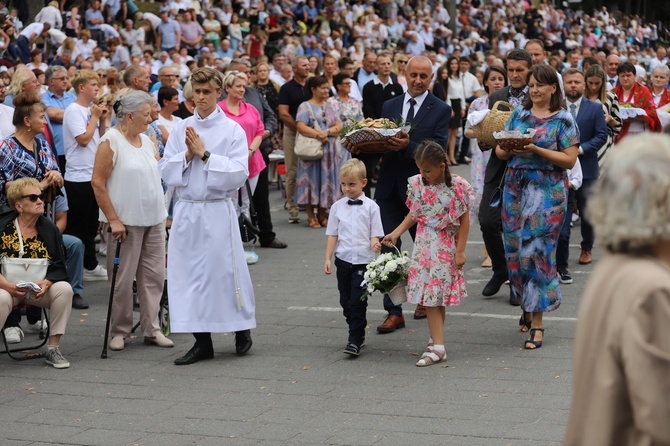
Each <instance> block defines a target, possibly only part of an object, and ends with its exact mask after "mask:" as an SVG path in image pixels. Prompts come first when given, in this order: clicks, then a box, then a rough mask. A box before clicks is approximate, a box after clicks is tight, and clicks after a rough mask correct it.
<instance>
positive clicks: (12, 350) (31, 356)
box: [0, 304, 51, 361]
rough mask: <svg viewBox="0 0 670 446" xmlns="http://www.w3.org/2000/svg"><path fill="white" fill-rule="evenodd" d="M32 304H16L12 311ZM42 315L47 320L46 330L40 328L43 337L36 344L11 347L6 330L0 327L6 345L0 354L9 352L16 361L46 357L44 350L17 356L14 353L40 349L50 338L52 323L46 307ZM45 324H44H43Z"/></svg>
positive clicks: (0, 334)
mask: <svg viewBox="0 0 670 446" xmlns="http://www.w3.org/2000/svg"><path fill="white" fill-rule="evenodd" d="M29 306H30V305H26V304H23V305H16V306H14V307H13V308H12V311H14V310H18V309H21V308H27V307H29ZM42 316H43V318H44V321H45V322H46V326H47V328H46V330H44V329H41V330H40V336H39V338H40V339H41V341H40V343H39V344H36V345H31V346H28V347H26V346H17V347H15V348H9V344H7V338H6V337H5V330H2V329H0V336H2V343H3V344H4V346H5V349H4V350H3V351H0V354H4V353H7V356H9V357H10V358H12V359H13V360H15V361H25V360H26V359H37V358H43V357H44V352H41V353H26V354H24V355H23V356H17V355H14V353H16V352H27V351H30V350H38V349H41V348H42V347H44V346H45V345H46V343H47V341H48V340H49V332H50V330H51V324H50V323H49V314H48V312H47V309H46V308H42ZM42 326H44V324H42Z"/></svg>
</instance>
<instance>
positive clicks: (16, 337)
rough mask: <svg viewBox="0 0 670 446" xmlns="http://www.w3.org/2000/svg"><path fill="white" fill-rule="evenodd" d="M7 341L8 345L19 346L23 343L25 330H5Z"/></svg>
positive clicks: (13, 328) (10, 328) (15, 328)
mask: <svg viewBox="0 0 670 446" xmlns="http://www.w3.org/2000/svg"><path fill="white" fill-rule="evenodd" d="M5 339H7V343H8V344H18V343H19V342H21V341H23V330H21V327H9V328H5Z"/></svg>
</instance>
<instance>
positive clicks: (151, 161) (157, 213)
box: [100, 128, 167, 226]
mask: <svg viewBox="0 0 670 446" xmlns="http://www.w3.org/2000/svg"><path fill="white" fill-rule="evenodd" d="M103 141H108V142H109V147H110V148H111V149H112V152H114V155H113V156H112V166H113V167H112V171H111V172H110V174H109V178H108V179H107V192H108V194H109V199H110V200H111V202H112V206H113V207H114V211H115V212H116V214H117V215H118V217H119V220H121V222H122V223H123V224H124V225H130V226H154V225H157V224H158V223H160V222H162V221H163V220H165V218H166V217H167V210H166V209H165V202H164V198H163V187H162V186H161V176H160V172H159V171H158V161H157V160H156V156H155V154H156V148H155V146H154V144H153V143H152V142H151V140H150V139H149V137H147V136H146V135H142V134H140V141H142V147H139V148H138V147H135V146H133V145H132V144H130V143H129V142H128V140H127V139H126V138H125V136H123V134H122V133H121V132H119V131H118V130H117V129H116V128H112V129H110V130H109V131H108V132H107V133H105V136H103V137H102V138H101V139H100V142H103ZM137 191H142V193H137ZM100 221H104V222H106V221H108V220H107V217H106V216H105V214H104V213H103V212H102V210H100Z"/></svg>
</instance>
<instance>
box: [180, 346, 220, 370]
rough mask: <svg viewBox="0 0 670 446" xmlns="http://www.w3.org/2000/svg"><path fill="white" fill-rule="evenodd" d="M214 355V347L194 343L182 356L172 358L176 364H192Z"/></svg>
mask: <svg viewBox="0 0 670 446" xmlns="http://www.w3.org/2000/svg"><path fill="white" fill-rule="evenodd" d="M213 357H214V349H213V348H212V347H203V346H201V345H198V344H195V345H194V346H193V347H192V348H191V349H190V350H189V351H188V352H186V354H185V355H184V356H182V357H181V358H177V359H175V360H174V363H175V364H176V365H188V364H194V363H196V362H198V361H201V360H203V359H212V358H213Z"/></svg>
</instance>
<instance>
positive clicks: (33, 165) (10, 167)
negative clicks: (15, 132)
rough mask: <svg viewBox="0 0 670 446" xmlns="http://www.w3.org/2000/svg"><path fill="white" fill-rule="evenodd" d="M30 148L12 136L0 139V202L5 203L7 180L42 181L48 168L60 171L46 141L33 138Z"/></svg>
mask: <svg viewBox="0 0 670 446" xmlns="http://www.w3.org/2000/svg"><path fill="white" fill-rule="evenodd" d="M31 149H33V150H27V149H26V148H25V147H23V146H22V145H21V143H19V141H18V140H17V139H16V138H14V137H13V136H10V137H8V138H5V139H3V140H0V204H3V205H6V204H7V196H6V193H7V190H6V186H7V183H8V182H11V181H14V180H17V179H19V178H25V177H30V178H35V179H36V180H37V181H42V180H43V179H44V176H45V175H46V174H47V172H49V171H50V170H56V171H58V172H60V169H59V168H58V161H57V160H56V156H55V155H54V152H53V150H52V149H51V146H49V144H48V143H47V142H46V141H44V140H43V139H39V138H35V146H34V147H31ZM35 149H37V150H36V152H37V153H35Z"/></svg>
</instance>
